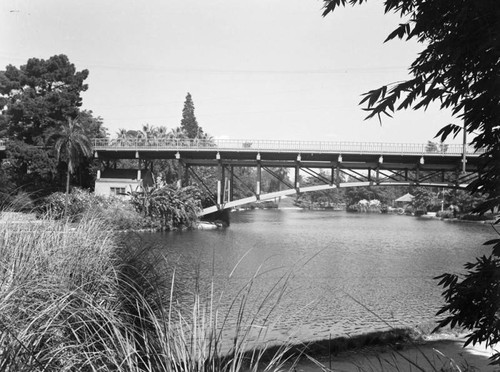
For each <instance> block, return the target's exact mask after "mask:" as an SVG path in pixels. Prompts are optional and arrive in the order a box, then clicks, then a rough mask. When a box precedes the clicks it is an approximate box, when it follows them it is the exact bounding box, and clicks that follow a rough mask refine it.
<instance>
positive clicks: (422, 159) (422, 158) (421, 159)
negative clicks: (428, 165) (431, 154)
mask: <svg viewBox="0 0 500 372" xmlns="http://www.w3.org/2000/svg"><path fill="white" fill-rule="evenodd" d="M424 163H425V160H424V157H423V156H422V157H421V158H420V164H424Z"/></svg>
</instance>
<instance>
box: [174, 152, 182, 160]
mask: <svg viewBox="0 0 500 372" xmlns="http://www.w3.org/2000/svg"><path fill="white" fill-rule="evenodd" d="M175 158H176V159H177V160H179V159H180V158H181V154H180V153H179V151H177V152H176V153H175Z"/></svg>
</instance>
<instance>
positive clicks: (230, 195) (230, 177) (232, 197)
mask: <svg viewBox="0 0 500 372" xmlns="http://www.w3.org/2000/svg"><path fill="white" fill-rule="evenodd" d="M229 171H230V175H229V201H233V199H234V191H233V189H234V187H233V185H234V166H233V165H231V168H230V170H229Z"/></svg>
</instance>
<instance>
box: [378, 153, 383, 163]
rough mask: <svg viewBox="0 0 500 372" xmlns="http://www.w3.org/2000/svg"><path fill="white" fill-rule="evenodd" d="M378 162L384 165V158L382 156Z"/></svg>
mask: <svg viewBox="0 0 500 372" xmlns="http://www.w3.org/2000/svg"><path fill="white" fill-rule="evenodd" d="M378 162H379V163H380V164H382V163H383V162H384V157H383V156H382V155H380V158H378Z"/></svg>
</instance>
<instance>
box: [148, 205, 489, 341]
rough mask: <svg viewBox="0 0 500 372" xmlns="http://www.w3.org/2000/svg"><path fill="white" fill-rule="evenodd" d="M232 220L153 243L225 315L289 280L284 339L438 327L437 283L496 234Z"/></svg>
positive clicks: (265, 215)
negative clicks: (211, 294) (220, 227)
mask: <svg viewBox="0 0 500 372" xmlns="http://www.w3.org/2000/svg"><path fill="white" fill-rule="evenodd" d="M231 219H232V220H231V226H230V227H229V228H228V229H225V230H212V231H187V232H171V233H163V234H150V235H146V236H145V237H146V239H150V240H153V241H154V245H155V248H156V250H157V251H159V252H161V253H162V254H163V255H165V256H166V257H167V259H168V261H169V263H170V265H171V266H172V265H175V266H176V267H177V269H176V270H177V272H176V276H177V278H176V281H177V282H178V283H183V284H185V285H186V286H187V287H194V286H195V285H196V284H198V285H199V286H200V287H201V288H202V290H204V291H207V292H208V291H210V289H211V283H213V286H214V291H215V293H216V295H214V298H216V299H218V298H219V296H220V298H221V300H220V301H217V302H220V305H219V307H220V308H221V309H222V311H223V312H228V311H229V310H228V309H229V308H230V306H231V302H232V301H233V300H234V299H235V298H241V296H240V297H238V293H241V289H242V288H243V287H245V285H246V284H248V283H250V282H251V283H252V289H251V293H250V294H249V295H248V296H247V298H248V299H249V301H248V302H247V304H246V307H247V310H248V311H247V312H249V313H251V312H252V311H254V312H256V311H257V310H256V308H258V306H259V305H260V304H261V303H262V301H263V300H264V298H265V297H266V294H268V293H269V292H270V291H272V290H273V288H275V286H276V284H277V283H278V284H279V283H281V282H282V279H283V277H286V278H287V284H286V288H285V294H284V296H283V298H281V299H280V300H279V306H278V307H277V308H276V309H275V310H274V311H273V315H272V317H271V318H272V319H273V322H275V327H274V331H273V332H272V337H275V338H276V339H282V338H287V337H296V338H298V339H300V340H310V339H319V338H327V337H329V335H332V336H337V335H346V334H347V335H350V334H356V333H363V332H367V331H371V330H376V329H386V328H388V324H390V325H392V326H405V325H416V324H419V323H425V322H430V321H434V320H435V317H434V314H435V313H436V311H437V309H438V308H439V307H440V306H441V305H442V304H443V302H442V299H441V295H440V294H441V289H440V288H439V287H437V281H436V280H433V277H435V276H437V275H440V274H442V273H444V272H455V273H457V272H462V271H463V270H462V267H463V264H464V263H465V262H467V261H472V260H474V258H475V257H476V256H480V255H483V254H486V255H488V254H489V248H488V247H486V246H483V245H482V243H483V242H484V241H486V240H487V239H490V238H492V237H493V236H494V232H493V230H492V228H491V226H489V225H483V224H473V223H450V222H444V221H440V220H433V219H424V218H415V217H408V216H396V215H381V214H377V215H375V214H356V213H345V212H331V211H302V210H255V211H245V212H236V213H233V214H232V215H231ZM252 278H255V279H254V280H253V281H252ZM278 288H280V287H279V286H278ZM243 293H246V291H243ZM188 297H189V296H188ZM275 298H276V297H272V296H271V299H273V300H274V299H275ZM186 301H187V300H186ZM270 303H272V301H270ZM230 313H231V315H230V316H229V318H230V321H234V319H235V318H236V314H235V312H234V311H233V312H230ZM263 317H264V316H261V317H260V318H259V321H262V318H263Z"/></svg>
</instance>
